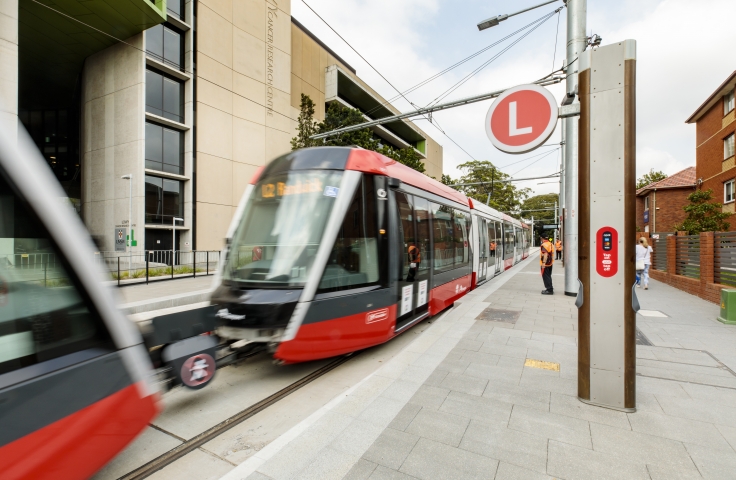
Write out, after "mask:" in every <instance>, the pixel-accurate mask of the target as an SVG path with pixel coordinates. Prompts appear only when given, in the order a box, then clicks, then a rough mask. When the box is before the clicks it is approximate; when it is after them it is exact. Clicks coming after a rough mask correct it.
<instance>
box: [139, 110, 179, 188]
mask: <svg viewBox="0 0 736 480" xmlns="http://www.w3.org/2000/svg"><path fill="white" fill-rule="evenodd" d="M146 168H150V169H152V170H159V171H161V172H167V173H174V174H177V175H183V174H184V135H183V134H182V132H179V131H176V130H172V129H170V128H166V127H162V126H160V125H156V124H154V123H148V122H146Z"/></svg>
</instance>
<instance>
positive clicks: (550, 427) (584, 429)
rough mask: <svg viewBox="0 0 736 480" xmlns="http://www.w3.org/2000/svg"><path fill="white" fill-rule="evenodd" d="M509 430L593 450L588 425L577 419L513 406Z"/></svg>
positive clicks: (584, 421)
mask: <svg viewBox="0 0 736 480" xmlns="http://www.w3.org/2000/svg"><path fill="white" fill-rule="evenodd" d="M509 428H511V429H513V430H518V431H520V432H526V433H529V434H531V435H536V436H539V437H542V438H549V439H551V440H558V441H560V442H564V443H569V444H571V445H577V446H580V447H584V448H588V449H592V448H593V445H592V443H591V439H590V426H589V423H588V422H587V421H586V420H581V419H579V418H572V417H568V416H565V415H558V414H556V413H551V412H543V411H541V410H537V409H534V408H528V407H524V406H521V405H514V409H513V411H512V412H511V419H510V420H509Z"/></svg>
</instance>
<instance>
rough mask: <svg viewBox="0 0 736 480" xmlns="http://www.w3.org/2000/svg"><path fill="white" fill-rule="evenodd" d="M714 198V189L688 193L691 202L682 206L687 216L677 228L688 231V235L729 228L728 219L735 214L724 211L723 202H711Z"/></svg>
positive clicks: (721, 230)
mask: <svg viewBox="0 0 736 480" xmlns="http://www.w3.org/2000/svg"><path fill="white" fill-rule="evenodd" d="M712 198H713V190H696V191H694V192H693V193H691V194H690V195H688V197H687V199H688V201H690V204H689V205H685V206H684V207H682V208H683V210H685V213H687V217H685V220H684V221H683V222H682V223H680V224H678V225H675V230H678V231H684V232H687V233H688V235H697V234H699V233H701V232H723V231H726V230H728V229H729V228H730V225H729V223H728V222H727V221H726V219H728V218H729V217H730V216H731V215H733V214H731V213H726V212H723V211H722V209H723V204H722V203H718V202H713V203H711V202H710V200H711V199H712Z"/></svg>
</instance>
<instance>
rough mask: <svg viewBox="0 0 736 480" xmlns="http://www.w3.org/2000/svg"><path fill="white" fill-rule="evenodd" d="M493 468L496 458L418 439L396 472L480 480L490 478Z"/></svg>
mask: <svg viewBox="0 0 736 480" xmlns="http://www.w3.org/2000/svg"><path fill="white" fill-rule="evenodd" d="M497 468H498V460H495V459H492V458H488V457H486V456H484V455H478V454H476V453H473V452H468V451H467V450H462V449H460V448H455V447H451V446H450V445H445V444H444V443H439V442H435V441H432V440H429V439H426V438H422V439H420V440H419V442H417V445H416V446H415V447H414V449H413V450H412V451H411V453H410V454H409V456H408V457H407V459H406V460H405V461H404V464H403V465H402V466H401V468H400V470H399V471H400V472H402V473H406V474H408V475H412V476H414V477H417V478H420V479H423V480H446V479H448V478H463V479H479V480H480V479H488V478H493V476H495V472H496V470H497Z"/></svg>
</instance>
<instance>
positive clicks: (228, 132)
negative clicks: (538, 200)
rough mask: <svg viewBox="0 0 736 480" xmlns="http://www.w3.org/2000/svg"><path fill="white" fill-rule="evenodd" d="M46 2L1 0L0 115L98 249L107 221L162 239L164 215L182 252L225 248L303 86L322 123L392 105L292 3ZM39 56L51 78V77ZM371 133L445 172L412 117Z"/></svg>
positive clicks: (288, 132) (109, 246) (0, 123)
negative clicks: (41, 159)
mask: <svg viewBox="0 0 736 480" xmlns="http://www.w3.org/2000/svg"><path fill="white" fill-rule="evenodd" d="M49 7H51V8H49ZM49 7H45V6H43V5H39V4H36V3H35V2H20V3H19V2H18V0H0V127H1V128H3V129H4V130H5V131H11V130H12V129H13V128H16V127H17V125H18V120H20V122H21V123H22V124H23V126H24V127H25V129H26V130H28V132H29V133H30V135H31V137H32V138H33V139H34V141H35V142H36V144H37V145H38V146H39V148H40V150H41V153H42V155H44V156H45V158H46V159H47V161H48V163H49V166H50V167H51V168H52V169H53V170H54V172H55V173H56V174H57V178H58V179H59V181H60V182H61V184H62V186H63V187H64V188H65V190H66V191H67V193H68V195H69V198H70V199H71V200H72V203H73V204H74V205H75V206H76V207H77V208H78V210H79V212H80V214H81V215H82V217H83V219H84V221H85V223H86V224H87V226H88V228H89V230H90V233H91V234H92V235H93V237H95V239H96V240H97V243H98V245H99V248H100V250H104V251H112V250H114V233H115V229H116V228H127V229H128V231H129V233H132V240H133V241H134V246H133V247H132V249H133V250H134V251H141V252H142V251H143V250H144V249H146V250H169V249H171V248H172V227H173V228H174V229H175V232H174V233H175V240H174V241H175V244H174V248H176V249H180V250H185V251H186V250H192V249H196V250H219V249H221V248H222V245H223V244H222V242H223V238H224V235H225V232H226V230H227V227H228V225H229V223H230V220H231V218H232V215H233V213H234V210H235V208H236V206H237V205H238V203H239V201H240V198H241V196H242V193H243V191H244V190H245V187H246V185H247V184H248V181H249V180H250V178H251V177H252V175H253V174H254V173H255V171H256V170H257V169H258V167H260V166H262V165H265V164H266V163H267V162H268V161H270V160H271V159H273V158H275V157H277V156H279V155H282V154H284V153H286V152H288V151H289V150H290V149H291V146H290V140H291V138H292V137H294V136H295V133H296V126H297V118H298V115H299V100H300V98H301V94H302V93H304V94H307V95H309V96H310V98H312V100H314V102H315V104H316V113H315V118H316V119H317V120H323V119H324V115H325V111H326V108H327V106H328V105H329V104H330V102H339V103H341V104H343V105H348V106H350V107H353V108H358V109H359V110H361V111H362V112H363V113H364V114H365V117H366V118H380V117H384V116H388V115H393V114H394V113H398V110H396V109H395V108H394V107H393V106H391V105H390V104H388V103H387V102H386V100H385V99H383V98H382V97H381V96H380V95H378V94H377V93H376V92H375V91H374V90H373V89H371V88H370V87H369V86H368V85H366V84H365V83H364V82H363V81H362V80H361V79H360V78H359V77H358V76H357V74H356V71H355V69H353V68H352V67H351V66H350V65H348V64H347V63H346V62H345V61H344V60H342V59H341V58H340V57H339V56H338V55H337V54H335V53H334V52H333V51H332V50H331V49H330V48H329V47H328V46H327V45H325V44H324V43H323V42H321V41H320V40H319V39H318V38H317V37H316V36H315V35H313V34H312V33H311V32H309V31H308V30H307V29H306V28H305V27H304V26H302V25H301V24H300V23H299V22H298V21H297V20H296V19H293V18H292V17H291V8H290V2H289V1H288V0H238V1H232V0H87V1H78V0H68V1H64V2H56V3H54V4H53V5H50V6H49ZM69 17H72V18H69ZM73 19H77V20H79V22H75V21H74V20H73ZM80 22H81V23H80ZM90 26H94V27H95V28H97V29H99V30H102V31H103V32H104V33H100V32H99V31H96V30H94V29H92V28H90ZM43 62H46V64H49V63H50V64H52V65H54V64H56V66H57V69H58V70H59V71H60V72H61V75H58V78H54V79H50V78H47V77H48V75H47V72H48V70H47V69H43V68H39V66H38V65H39V63H40V64H43ZM373 131H374V134H375V135H376V137H378V138H379V139H380V141H381V142H382V143H384V144H388V145H391V146H393V147H395V148H414V149H415V150H416V151H417V152H418V154H419V155H420V157H421V158H422V159H423V162H424V163H425V168H426V173H427V174H428V175H430V176H434V177H436V178H440V177H441V175H442V147H441V146H440V145H439V144H438V143H437V142H435V141H434V140H433V139H432V138H430V137H429V136H428V135H427V134H426V133H424V132H423V131H422V130H421V129H419V128H418V127H417V126H416V125H414V124H413V123H411V122H408V121H400V122H394V123H392V124H388V125H386V126H381V127H376V128H375V129H374V130H373ZM124 176H131V177H132V178H130V179H128V178H122V177H124ZM131 204H132V209H131V208H130V205H131ZM129 210H131V212H129ZM129 217H130V218H129ZM176 219H181V220H176ZM131 227H132V230H133V232H130V229H131ZM8 253H12V252H8Z"/></svg>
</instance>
